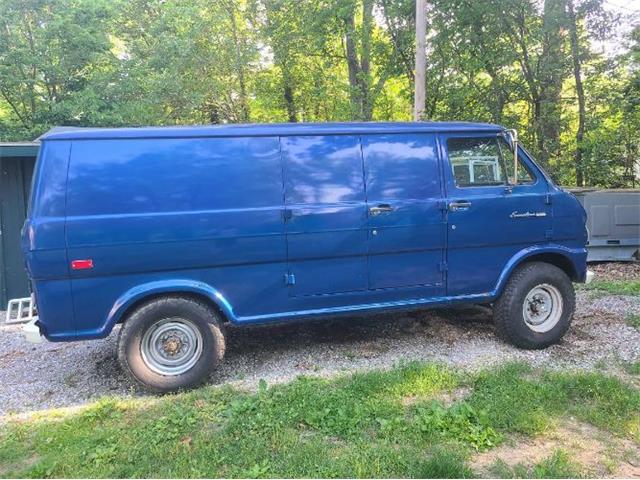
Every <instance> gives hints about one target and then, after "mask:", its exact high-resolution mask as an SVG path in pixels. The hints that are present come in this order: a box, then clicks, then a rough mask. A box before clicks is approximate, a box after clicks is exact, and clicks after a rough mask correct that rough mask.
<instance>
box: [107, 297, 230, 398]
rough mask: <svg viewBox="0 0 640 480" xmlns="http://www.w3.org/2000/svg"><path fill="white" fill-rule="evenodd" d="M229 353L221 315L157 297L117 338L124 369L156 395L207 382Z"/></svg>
mask: <svg viewBox="0 0 640 480" xmlns="http://www.w3.org/2000/svg"><path fill="white" fill-rule="evenodd" d="M224 350H225V338H224V332H223V331H222V327H221V326H220V323H219V320H218V318H217V315H216V312H215V311H214V310H213V309H212V308H210V307H209V306H208V305H207V304H204V303H202V302H200V301H198V300H195V299H191V298H183V297H173V296H171V297H164V298H158V299H155V300H152V301H150V302H148V303H146V304H144V305H142V306H141V307H139V308H138V309H136V310H135V311H134V312H133V313H132V314H131V315H130V316H129V317H128V318H127V319H126V320H125V322H124V325H123V326H122V329H121V330H120V337H119V339H118V359H119V360H120V365H121V366H122V368H123V370H124V371H125V372H127V373H128V374H129V375H130V376H131V377H132V378H133V379H134V380H136V381H137V382H139V383H140V384H142V385H143V386H144V387H146V388H147V389H148V390H151V391H154V392H171V391H176V390H179V389H185V388H191V387H194V386H196V385H199V384H201V383H203V382H204V381H206V379H207V377H208V376H209V374H210V373H211V371H212V370H213V368H214V367H215V366H216V365H217V364H218V362H219V361H220V360H221V359H222V357H223V356H224Z"/></svg>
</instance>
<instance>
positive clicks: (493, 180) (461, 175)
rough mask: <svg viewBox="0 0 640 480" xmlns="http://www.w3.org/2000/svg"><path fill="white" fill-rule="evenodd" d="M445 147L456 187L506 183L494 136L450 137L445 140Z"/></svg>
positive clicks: (498, 148)
mask: <svg viewBox="0 0 640 480" xmlns="http://www.w3.org/2000/svg"><path fill="white" fill-rule="evenodd" d="M447 149H448V151H449V162H450V163H451V171H452V172H453V177H454V179H455V182H456V185H457V186H458V187H474V186H488V185H503V184H505V183H506V176H505V172H504V168H503V165H502V156H501V152H500V147H499V146H498V139H497V138H496V137H492V138H486V137H485V138H450V139H448V140H447Z"/></svg>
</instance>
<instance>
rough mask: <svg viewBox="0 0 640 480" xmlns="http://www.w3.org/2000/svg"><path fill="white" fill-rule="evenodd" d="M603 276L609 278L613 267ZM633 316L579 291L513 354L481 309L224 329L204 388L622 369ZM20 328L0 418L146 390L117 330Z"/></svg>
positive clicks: (9, 330)
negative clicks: (43, 339) (319, 379)
mask: <svg viewBox="0 0 640 480" xmlns="http://www.w3.org/2000/svg"><path fill="white" fill-rule="evenodd" d="M638 267H640V265H638ZM622 268H623V271H624V272H625V273H626V271H627V270H628V271H629V272H631V275H632V276H635V275H636V274H637V273H640V269H639V268H635V267H632V268H630V269H629V268H626V267H622ZM601 270H602V271H603V272H605V273H606V271H607V270H606V269H601ZM609 270H611V272H612V276H613V273H615V272H618V273H619V271H620V270H619V269H617V270H616V267H609ZM599 273H602V272H599ZM632 313H633V314H638V315H640V298H639V297H625V296H611V295H608V296H600V295H595V294H594V293H593V292H586V291H579V292H578V298H577V311H576V315H575V319H574V323H573V326H572V328H571V329H570V331H569V333H568V334H567V336H566V337H565V339H564V340H563V341H562V343H560V344H558V345H555V346H553V347H550V348H548V349H546V350H542V351H523V350H518V349H516V348H514V347H511V346H509V345H506V344H505V343H503V342H501V341H500V340H498V339H497V338H496V337H495V335H494V328H493V324H492V321H491V312H490V310H488V309H487V308H483V307H473V308H464V309H446V310H424V311H420V312H414V313H410V314H406V313H394V314H385V315H377V316H374V317H371V316H370V317H367V318H362V317H350V318H342V319H340V320H332V321H323V322H306V323H296V324H288V325H279V326H267V327H251V328H248V327H245V328H229V329H228V330H227V334H228V344H227V357H226V360H225V362H224V364H223V365H222V366H221V368H220V369H219V370H218V371H217V372H216V373H214V375H213V376H212V378H211V383H212V384H214V385H219V384H223V383H232V384H234V385H237V386H239V387H246V388H252V387H254V386H255V385H256V383H257V382H258V381H259V380H260V379H264V380H266V381H267V382H268V383H274V382H282V381H287V380H290V379H292V378H295V377H296V376H298V375H301V374H307V375H327V376H328V375H334V374H336V373H340V372H349V371H354V370H365V369H371V368H385V367H392V366H393V365H395V364H397V363H398V362H401V361H408V360H423V361H426V360H431V361H438V362H443V363H446V364H449V365H452V366H456V367H465V368H478V367H483V366H487V365H493V364H498V363H502V362H505V361H510V360H524V361H527V362H529V363H531V364H534V365H545V366H549V367H551V368H600V369H602V368H605V369H609V370H612V371H614V372H621V369H620V368H619V365H620V362H631V361H638V360H640V331H638V330H636V329H635V328H632V327H630V326H627V325H626V323H625V321H624V318H625V316H626V315H628V314H632ZM0 318H2V317H0ZM20 328H21V327H20V326H8V325H1V326H0V385H2V389H0V418H2V417H3V416H5V415H6V414H9V413H18V412H29V411H36V410H40V409H45V408H51V407H62V406H73V405H80V404H82V403H85V402H86V401H88V400H90V399H95V398H97V397H101V396H104V395H118V396H138V395H144V394H145V393H144V392H142V391H140V390H139V389H138V388H137V387H136V386H135V385H134V384H132V383H131V382H130V381H129V380H128V379H127V378H126V377H125V375H124V374H123V372H122V371H121V370H120V368H119V365H118V362H117V359H116V338H117V335H116V334H115V333H116V332H114V333H113V334H112V335H111V336H110V337H109V338H107V339H105V340H102V341H87V342H76V343H43V344H39V345H32V344H29V343H27V342H25V341H24V340H23V339H22V337H21V335H20V334H19V331H20Z"/></svg>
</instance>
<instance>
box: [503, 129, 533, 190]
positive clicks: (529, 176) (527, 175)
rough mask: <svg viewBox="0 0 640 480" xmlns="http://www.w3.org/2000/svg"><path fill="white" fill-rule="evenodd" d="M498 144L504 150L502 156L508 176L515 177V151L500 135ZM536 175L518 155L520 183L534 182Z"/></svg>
mask: <svg viewBox="0 0 640 480" xmlns="http://www.w3.org/2000/svg"><path fill="white" fill-rule="evenodd" d="M498 146H499V147H500V150H501V151H502V157H503V158H504V165H505V168H506V171H507V178H509V179H513V151H512V150H511V147H509V144H508V143H507V141H506V140H505V139H504V138H502V137H499V139H498ZM534 178H535V177H534V175H533V173H532V172H531V170H529V168H528V167H527V166H526V165H525V164H524V162H523V161H522V157H521V156H520V155H518V184H519V185H521V184H525V185H526V184H528V183H529V184H531V183H533V182H534Z"/></svg>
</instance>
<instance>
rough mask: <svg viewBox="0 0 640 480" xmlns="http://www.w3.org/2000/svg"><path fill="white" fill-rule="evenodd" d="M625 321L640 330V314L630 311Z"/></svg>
mask: <svg viewBox="0 0 640 480" xmlns="http://www.w3.org/2000/svg"><path fill="white" fill-rule="evenodd" d="M625 321H626V322H627V325H629V326H630V327H633V328H636V329H638V330H640V315H637V314H635V313H630V314H628V315H627V316H626V317H625Z"/></svg>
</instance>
